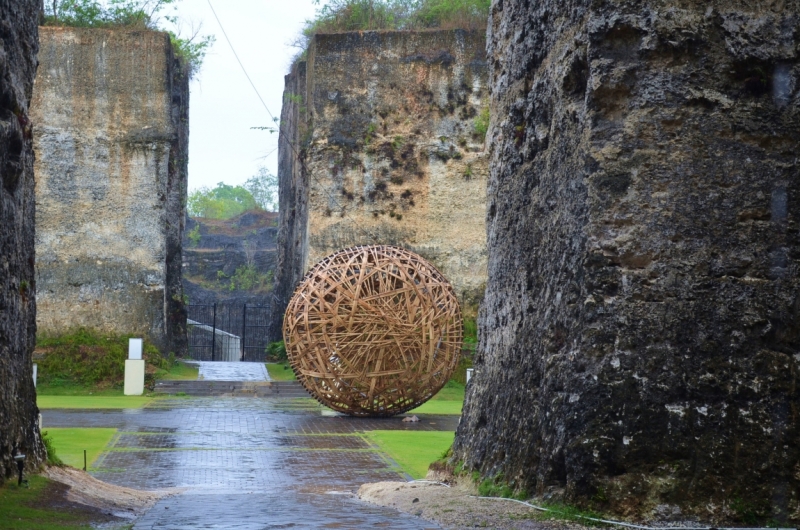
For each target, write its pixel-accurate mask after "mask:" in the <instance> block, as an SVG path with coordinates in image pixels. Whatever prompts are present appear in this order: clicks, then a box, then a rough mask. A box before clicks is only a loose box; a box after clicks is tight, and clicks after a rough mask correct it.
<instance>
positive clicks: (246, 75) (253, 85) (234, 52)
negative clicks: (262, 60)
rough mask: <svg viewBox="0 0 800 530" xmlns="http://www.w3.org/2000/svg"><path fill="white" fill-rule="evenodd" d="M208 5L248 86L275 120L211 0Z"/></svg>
mask: <svg viewBox="0 0 800 530" xmlns="http://www.w3.org/2000/svg"><path fill="white" fill-rule="evenodd" d="M208 7H210V8H211V12H212V13H213V14H214V18H215V19H217V24H219V29H221V30H222V34H223V35H224V36H225V40H226V41H228V46H230V47H231V51H232V52H233V56H234V57H236V62H238V63H239V66H240V67H241V68H242V72H244V76H245V77H246V78H247V80H248V81H250V86H251V87H253V90H254V91H255V93H256V96H258V99H260V100H261V104H262V105H264V108H265V109H266V110H267V114H269V117H270V118H272V121H276V120H275V116H273V115H272V113H271V112H270V111H269V107H267V104H266V103H265V102H264V98H262V97H261V94H260V93H259V92H258V89H257V88H256V85H255V83H253V80H252V79H250V76H249V75H248V74H247V70H246V69H245V67H244V64H242V61H241V59H239V54H237V53H236V49H235V48H234V47H233V43H232V42H231V39H229V38H228V34H227V33H226V32H225V28H224V27H222V22H220V20H219V17H218V16H217V12H216V11H214V6H213V5H211V0H208Z"/></svg>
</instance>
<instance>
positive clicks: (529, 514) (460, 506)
mask: <svg viewBox="0 0 800 530" xmlns="http://www.w3.org/2000/svg"><path fill="white" fill-rule="evenodd" d="M475 495H477V492H476V491H475V487H474V485H473V484H472V483H471V482H469V483H466V482H463V481H462V482H457V483H454V484H453V485H451V487H446V486H441V485H437V484H428V483H424V482H376V483H374V484H364V485H363V486H361V488H359V490H358V498H359V499H361V500H362V501H365V502H368V503H370V504H377V505H378V506H386V507H389V508H395V509H397V510H399V511H401V512H405V513H408V514H411V515H416V516H418V517H421V518H423V519H427V520H428V521H434V522H436V523H438V524H439V525H440V526H441V527H442V528H454V529H455V528H476V527H477V528H494V529H497V530H512V529H514V530H517V529H526V528H528V529H533V528H535V529H547V530H585V528H586V527H584V526H581V525H578V524H575V523H569V522H563V521H548V520H545V521H542V520H541V518H540V515H539V514H538V513H537V512H535V511H533V510H532V509H531V508H528V507H527V506H523V505H522V504H519V503H516V502H510V501H503V500H488V499H478V498H475V497H474V496H475Z"/></svg>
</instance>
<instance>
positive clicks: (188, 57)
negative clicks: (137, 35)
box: [44, 0, 215, 77]
mask: <svg viewBox="0 0 800 530" xmlns="http://www.w3.org/2000/svg"><path fill="white" fill-rule="evenodd" d="M178 1H179V0H107V1H104V2H103V1H99V0H47V1H46V2H45V7H44V15H45V18H44V25H45V26H71V27H78V28H139V29H151V30H162V28H161V27H160V22H161V20H162V19H163V20H166V21H167V22H170V23H172V24H174V25H177V24H178V19H177V17H170V16H166V15H162V12H163V10H164V9H165V8H166V7H167V6H170V5H174V4H175V3H177V2H178ZM198 29H199V28H198ZM167 33H169V36H170V41H171V42H172V46H173V48H174V50H175V53H176V55H178V56H179V57H180V58H181V59H183V60H184V62H185V64H186V67H187V70H188V74H189V77H194V76H195V75H196V74H197V73H198V72H199V71H200V66H202V64H203V59H204V58H205V56H206V52H208V50H209V48H210V47H211V46H212V45H213V44H214V40H215V39H214V36H213V35H205V36H201V35H199V32H198V31H193V32H192V35H191V36H190V37H186V38H184V37H181V36H180V35H178V34H176V33H174V32H172V31H168V32H167Z"/></svg>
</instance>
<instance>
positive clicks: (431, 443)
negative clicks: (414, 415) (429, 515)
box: [364, 431, 455, 478]
mask: <svg viewBox="0 0 800 530" xmlns="http://www.w3.org/2000/svg"><path fill="white" fill-rule="evenodd" d="M364 436H366V437H367V439H369V440H370V441H372V442H374V443H375V444H376V445H377V446H378V447H380V449H381V450H382V451H383V452H385V453H386V454H388V455H389V456H390V457H392V459H393V460H394V461H395V462H397V463H398V464H399V465H400V467H401V468H402V469H403V471H405V472H406V473H408V474H409V475H411V476H412V477H413V478H424V477H425V475H426V474H427V473H428V466H429V465H431V462H434V461H436V460H439V459H440V458H442V455H443V454H444V453H445V452H446V451H447V450H448V449H449V448H450V446H451V445H453V439H454V438H455V433H453V432H448V431H369V432H365V433H364Z"/></svg>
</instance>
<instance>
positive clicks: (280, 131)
mask: <svg viewBox="0 0 800 530" xmlns="http://www.w3.org/2000/svg"><path fill="white" fill-rule="evenodd" d="M206 1H207V2H208V7H210V8H211V12H212V13H213V14H214V18H215V19H216V20H217V24H219V29H220V30H222V34H223V35H224V36H225V40H226V41H227V42H228V46H230V48H231V51H232V52H233V56H234V57H236V62H238V63H239V66H240V67H241V69H242V72H244V75H245V77H246V78H247V80H248V81H249V82H250V86H251V87H253V91H255V93H256V96H258V99H259V100H260V101H261V104H262V105H264V109H265V110H266V111H267V114H269V117H270V118H271V119H272V121H273V122H276V123H277V124H278V146H280V141H281V136H283V138H284V140H285V141H286V145H288V146H289V148H291V150H292V152H293V153H294V155H295V157H296V158H297V159H298V160H299V159H300V153H299V152H298V151H297V149H296V148H295V145H294V142H292V141H291V139H290V138H289V137H288V136H287V134H286V133H285V131H284V129H283V124H282V123H281V122H280V120H278V119H276V118H275V116H274V115H273V114H272V112H270V110H269V107H268V106H267V104H266V102H265V101H264V98H262V97H261V94H260V93H259V91H258V88H256V85H255V83H253V80H252V79H251V78H250V75H249V74H248V73H247V69H246V68H245V67H244V64H243V63H242V61H241V59H239V54H237V53H236V49H235V48H234V47H233V43H232V42H231V39H230V38H228V33H227V32H226V31H225V28H224V27H223V25H222V21H220V19H219V16H217V12H216V11H215V10H214V6H213V5H212V4H211V0H206ZM272 152H274V150H273V151H272ZM270 154H272V153H270ZM267 156H269V155H267ZM310 176H311V178H313V179H314V180H315V181H316V183H317V184H318V185H319V187H320V189H321V190H323V191H324V192H325V194H326V195H328V198H329V199H330V200H331V201H332V202H333V203H334V204H335V205H336V206H337V208H338V209H339V210H340V211H341V212H342V214H343V215H342V217H345V216H346V217H348V218H349V219H350V221H351V222H352V223H353V225H354V226H355V227H356V228H357V229H359V230H361V231H362V232H363V233H364V234H366V235H367V236H369V237H370V238H372V239H377V238H376V237H375V234H373V233H370V232H368V231H367V230H366V229H365V228H364V227H363V226H361V225H360V224H359V223H357V222H356V221H355V219H353V218H351V217H350V216H349V215H348V213H347V210H345V208H344V207H343V206H342V205H341V204H340V203H339V201H337V200H336V199H335V198H334V196H333V195H332V194H331V193H330V192H329V191H328V190H327V189H326V187H325V186H324V185H323V184H322V182H320V181H319V179H318V178H317V177H316V175H313V174H310Z"/></svg>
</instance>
